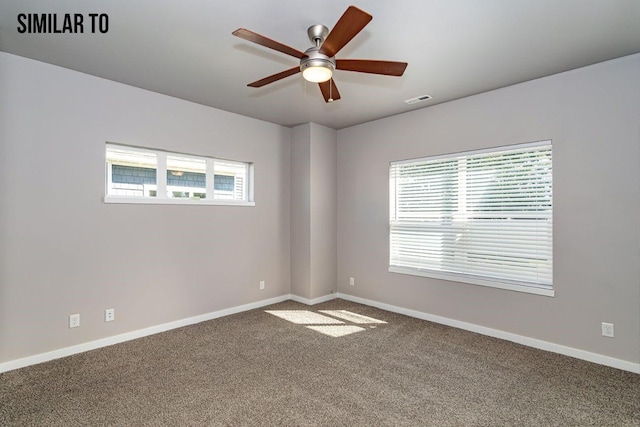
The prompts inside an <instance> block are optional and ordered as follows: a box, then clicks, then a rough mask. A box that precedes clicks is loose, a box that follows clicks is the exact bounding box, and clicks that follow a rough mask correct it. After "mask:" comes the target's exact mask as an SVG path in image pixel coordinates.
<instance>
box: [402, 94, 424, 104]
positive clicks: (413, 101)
mask: <svg viewBox="0 0 640 427" xmlns="http://www.w3.org/2000/svg"><path fill="white" fill-rule="evenodd" d="M429 99H431V95H422V96H416V97H415V98H410V99H405V100H404V102H406V103H407V104H409V105H411V104H417V103H418V102H424V101H427V100H429Z"/></svg>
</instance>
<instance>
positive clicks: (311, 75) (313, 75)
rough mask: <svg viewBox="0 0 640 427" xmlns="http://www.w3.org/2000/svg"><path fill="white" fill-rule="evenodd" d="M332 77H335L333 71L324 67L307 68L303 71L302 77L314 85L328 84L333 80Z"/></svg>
mask: <svg viewBox="0 0 640 427" xmlns="http://www.w3.org/2000/svg"><path fill="white" fill-rule="evenodd" d="M331 76H333V70H332V69H331V68H329V67H326V66H324V65H321V66H311V67H306V68H305V69H304V70H302V77H304V79H305V80H307V81H309V82H312V83H322V82H326V81H327V80H329V79H331Z"/></svg>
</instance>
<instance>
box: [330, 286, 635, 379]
mask: <svg viewBox="0 0 640 427" xmlns="http://www.w3.org/2000/svg"><path fill="white" fill-rule="evenodd" d="M337 297H338V298H341V299H344V300H347V301H352V302H357V303H359V304H364V305H369V306H371V307H376V308H380V309H382V310H386V311H391V312H393V313H398V314H404V315H406V316H410V317H415V318H417V319H422V320H428V321H430V322H434V323H440V324H442V325H447V326H453V327H454V328H459V329H464V330H467V331H471V332H476V333H479V334H482V335H488V336H490V337H494V338H500V339H503V340H507V341H512V342H515V343H518V344H522V345H526V346H528V347H533V348H537V349H540V350H545V351H551V352H553V353H559V354H562V355H565V356H571V357H575V358H576V359H582V360H586V361H588V362H593V363H598V364H600V365H605V366H610V367H612V368H617V369H622V370H624V371H629V372H633V373H636V374H640V363H634V362H629V361H626V360H621V359H616V358H613V357H609V356H604V355H602V354H598V353H592V352H590V351H585V350H580V349H577V348H573V347H567V346H564V345H560V344H554V343H551V342H547V341H542V340H538V339H535V338H529V337H525V336H522V335H517V334H513V333H510V332H505V331H500V330H498V329H493V328H488V327H485V326H480V325H476V324H473V323H467V322H462V321H460V320H454V319H449V318H447V317H442V316H436V315H433V314H427V313H423V312H421V311H416V310H410V309H407V308H403V307H397V306H394V305H390V304H385V303H382V302H378V301H372V300H368V299H365V298H360V297H356V296H353V295H349V294H343V293H340V292H338V294H337Z"/></svg>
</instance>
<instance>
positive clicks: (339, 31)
mask: <svg viewBox="0 0 640 427" xmlns="http://www.w3.org/2000/svg"><path fill="white" fill-rule="evenodd" d="M371 19H373V17H372V16H371V15H369V14H368V13H367V12H365V11H363V10H360V9H358V8H357V7H355V6H349V7H348V8H347V10H346V11H345V12H344V14H343V15H342V16H341V17H340V19H339V20H338V22H337V23H336V25H335V26H334V27H333V30H331V32H329V29H328V28H327V27H325V26H324V25H313V26H311V27H309V29H308V30H307V34H308V35H309V40H311V43H313V46H312V47H310V48H309V49H307V50H306V51H304V52H301V51H299V50H297V49H294V48H292V47H289V46H286V45H284V44H282V43H279V42H277V41H275V40H271V39H270V38H267V37H264V36H262V35H260V34H257V33H254V32H253V31H249V30H247V29H245V28H239V29H237V30H235V31H234V32H233V33H232V34H233V35H234V36H237V37H240V38H242V39H245V40H248V41H250V42H253V43H257V44H259V45H262V46H265V47H268V48H270V49H274V50H277V51H278V52H282V53H285V54H287V55H291V56H294V57H296V58H298V59H300V66H298V67H293V68H290V69H288V70H285V71H282V72H280V73H276V74H274V75H271V76H269V77H265V78H263V79H260V80H258V81H255V82H253V83H249V84H248V85H247V86H249V87H262V86H265V85H268V84H269V83H273V82H276V81H278V80H281V79H284V78H285V77H289V76H292V75H294V74H297V73H299V72H302V76H303V77H304V78H305V80H307V81H310V82H313V83H318V85H319V86H320V91H321V92H322V96H324V100H325V102H333V101H335V100H338V99H340V92H338V88H337V87H336V84H335V82H334V81H333V78H332V76H333V71H334V70H344V71H357V72H360V73H370V74H382V75H386V76H401V75H402V74H403V73H404V70H405V68H407V63H406V62H395V61H375V60H368V59H336V58H335V55H336V54H337V53H338V52H339V51H340V49H342V48H343V47H344V46H345V45H346V44H347V43H349V41H351V39H352V38H354V37H355V36H356V34H358V33H359V32H360V31H362V29H363V28H364V27H365V26H366V25H367V24H368V23H369V22H370V21H371Z"/></svg>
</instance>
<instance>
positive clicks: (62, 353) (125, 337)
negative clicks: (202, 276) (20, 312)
mask: <svg viewBox="0 0 640 427" xmlns="http://www.w3.org/2000/svg"><path fill="white" fill-rule="evenodd" d="M334 298H335V296H334ZM289 299H291V295H289V294H286V295H281V296H279V297H275V298H269V299H266V300H261V301H256V302H252V303H248V304H243V305H239V306H237V307H231V308H227V309H223V310H218V311H214V312H211V313H206V314H202V315H199V316H194V317H189V318H186V319H181V320H176V321H174V322H169V323H163V324H162V325H157V326H151V327H148V328H144V329H139V330H137V331H132V332H127V333H124V334H120V335H114V336H112V337H107V338H102V339H99V340H95V341H90V342H87V343H83V344H78V345H74V346H71V347H65V348H61V349H59V350H53V351H48V352H46V353H41V354H36V355H34V356H28V357H24V358H22V359H17V360H12V361H9V362H4V363H0V373H3V372H7V371H12V370H14V369H19V368H24V367H27V366H31V365H36V364H38V363H43V362H48V361H49V360H54V359H59V358H61V357H66V356H71V355H73V354H78V353H83V352H85V351H89V350H95V349H98V348H101V347H107V346H110V345H113V344H119V343H121V342H125V341H131V340H134V339H137V338H142V337H146V336H149V335H154V334H158V333H160V332H165V331H169V330H171V329H176V328H181V327H183V326H188V325H193V324H196V323H200V322H205V321H207V320H212V319H216V318H218V317H223V316H229V315H231V314H236V313H241V312H243V311H248V310H253V309H255V308H260V307H264V306H267V305H271V304H276V303H279V302H282V301H287V300H289Z"/></svg>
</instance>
